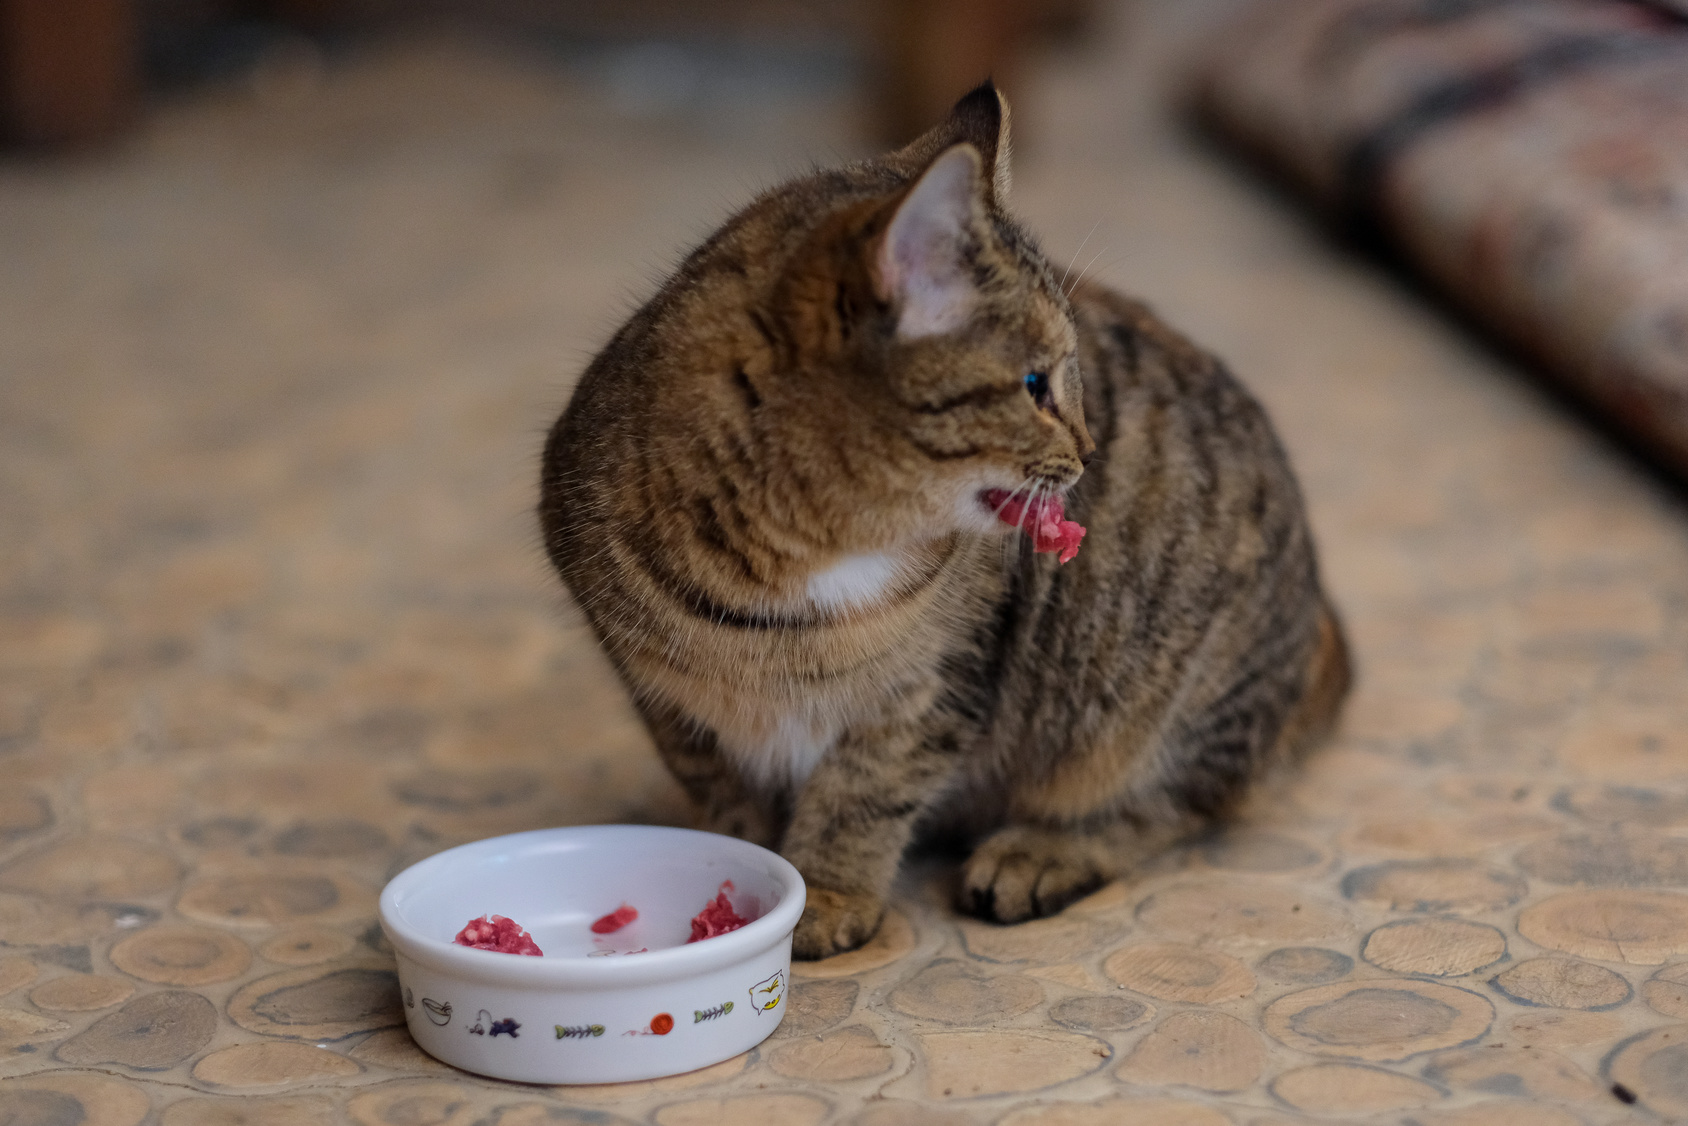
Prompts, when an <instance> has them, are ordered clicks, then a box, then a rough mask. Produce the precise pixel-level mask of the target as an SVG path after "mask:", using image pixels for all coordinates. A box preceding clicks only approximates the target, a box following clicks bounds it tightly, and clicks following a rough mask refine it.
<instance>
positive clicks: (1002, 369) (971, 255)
mask: <svg viewBox="0 0 1688 1126" xmlns="http://www.w3.org/2000/svg"><path fill="white" fill-rule="evenodd" d="M883 163H884V164H886V165H887V166H889V167H891V168H896V169H899V170H901V171H903V172H904V174H905V175H906V176H907V177H908V183H907V186H906V187H904V188H902V189H901V190H900V191H898V192H897V193H895V194H893V195H892V196H891V197H890V198H889V199H887V200H885V201H884V202H882V203H881V204H880V205H879V206H878V207H877V208H876V209H875V210H874V211H873V213H872V217H871V220H870V221H869V223H868V224H866V225H865V227H863V228H861V232H860V235H858V238H859V239H860V250H859V253H860V259H861V263H862V266H863V267H864V273H865V276H866V279H867V283H868V286H869V288H870V292H871V295H872V298H873V303H872V304H871V305H870V306H869V310H868V316H867V318H866V319H867V321H868V324H867V326H866V329H867V332H866V336H867V340H866V341H864V345H865V346H863V347H861V348H860V349H859V350H858V351H857V353H856V357H855V358H856V360H857V362H858V363H859V364H860V365H861V368H862V371H863V373H864V374H865V375H867V376H868V377H869V378H871V379H877V380H879V381H881V382H882V384H883V386H884V387H885V389H886V396H885V403H884V406H885V409H884V411H883V412H882V416H881V421H882V422H883V423H884V424H885V429H886V434H887V440H888V444H891V445H897V446H906V449H907V452H906V453H904V454H903V455H902V456H901V457H900V458H899V459H898V460H899V463H900V464H901V465H902V466H904V467H905V469H906V471H907V472H908V473H910V474H911V475H913V476H919V477H924V478H926V479H927V481H928V482H929V484H928V488H929V489H930V490H931V491H932V492H933V493H934V494H935V495H936V496H939V497H942V498H944V499H945V500H947V501H948V503H949V504H950V508H951V512H952V514H953V517H954V520H955V524H956V526H958V527H961V528H968V529H974V530H981V531H985V530H996V529H997V525H998V521H997V520H996V519H995V516H994V509H995V508H996V507H997V506H998V502H999V500H1000V497H1001V494H1002V493H1004V492H1015V491H1016V490H1020V492H1019V495H1020V496H1027V495H1028V494H1030V493H1048V492H1058V491H1062V490H1065V489H1066V488H1067V487H1069V486H1071V485H1072V484H1073V482H1075V481H1076V480H1077V479H1078V477H1079V474H1080V473H1081V472H1082V470H1083V462H1084V460H1085V459H1086V458H1087V457H1088V455H1089V454H1090V453H1091V451H1092V450H1094V448H1095V445H1094V443H1093V442H1092V441H1091V439H1090V435H1089V433H1088V431H1087V430H1086V428H1085V423H1084V407H1083V393H1082V384H1081V380H1080V375H1079V369H1078V354H1077V346H1078V337H1077V332H1076V330H1075V327H1074V324H1073V318H1072V309H1071V306H1070V305H1069V304H1068V302H1067V298H1066V294H1065V293H1064V292H1063V291H1062V290H1061V287H1060V285H1059V283H1058V282H1057V281H1056V280H1055V278H1054V276H1053V274H1052V273H1051V271H1050V268H1049V263H1048V261H1047V260H1046V259H1045V258H1044V256H1043V253H1042V251H1041V250H1040V249H1039V248H1038V247H1037V245H1036V244H1035V242H1033V240H1032V239H1031V238H1030V236H1029V235H1027V234H1026V232H1025V231H1024V230H1023V229H1022V228H1021V227H1020V226H1019V225H1018V224H1017V223H1015V222H1014V221H1013V220H1012V219H1011V218H1010V217H1009V216H1008V214H1007V211H1006V207H1005V205H1006V200H1007V193H1008V188H1009V181H1010V175H1009V112H1008V104H1007V101H1006V99H1004V98H1003V97H1002V95H1001V94H1000V93H999V92H998V91H997V90H996V89H995V88H994V86H992V85H991V84H989V83H986V84H985V85H983V86H981V87H979V88H978V89H976V90H974V91H973V92H972V93H970V94H968V95H967V96H966V97H964V98H963V99H962V100H961V101H960V102H958V103H957V104H956V107H955V109H954V110H953V111H952V112H951V114H950V117H949V118H948V119H947V120H946V121H945V122H944V123H943V124H941V125H940V126H938V127H937V128H936V129H933V130H932V131H931V132H929V133H927V134H926V135H925V136H923V137H921V138H920V139H919V140H917V141H916V142H914V144H912V145H910V146H908V147H907V148H905V149H903V150H901V151H899V152H896V153H893V154H891V155H890V156H888V157H886V158H884V161H883ZM987 496H991V497H993V498H994V499H993V500H987V499H986V497H987Z"/></svg>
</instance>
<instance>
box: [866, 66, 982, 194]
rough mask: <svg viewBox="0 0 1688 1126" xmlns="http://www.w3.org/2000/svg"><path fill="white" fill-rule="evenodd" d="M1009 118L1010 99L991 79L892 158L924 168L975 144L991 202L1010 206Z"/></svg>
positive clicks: (967, 95) (970, 91) (968, 94)
mask: <svg viewBox="0 0 1688 1126" xmlns="http://www.w3.org/2000/svg"><path fill="white" fill-rule="evenodd" d="M1009 117H1010V114H1009V110H1008V99H1007V98H1005V97H1003V95H1002V91H1001V90H998V89H997V88H996V85H995V84H994V83H992V82H991V81H989V80H988V79H987V80H986V81H985V82H983V83H980V84H979V85H978V86H975V87H974V88H973V89H972V90H969V91H968V92H967V93H966V94H964V95H962V97H961V100H960V101H958V102H956V103H955V108H953V109H951V110H950V113H949V116H948V117H946V118H945V119H944V120H943V122H942V123H941V124H939V125H938V126H936V127H935V128H933V129H931V130H929V131H927V132H926V133H924V134H922V135H921V136H920V137H918V138H916V139H915V140H914V141H913V142H911V143H910V144H908V145H907V146H905V147H903V148H901V149H898V150H897V151H896V152H895V153H893V154H891V159H892V160H895V161H897V162H899V163H902V164H904V165H906V166H909V167H913V168H924V167H925V166H926V165H927V164H929V163H930V162H931V160H932V158H933V157H935V156H937V155H938V154H939V153H940V152H943V151H944V150H945V149H947V148H950V147H951V146H952V145H958V144H964V143H965V144H969V145H972V146H973V147H974V148H975V149H977V150H978V151H979V161H980V167H981V168H982V169H983V170H984V175H985V180H986V184H987V186H988V192H987V194H988V196H989V198H990V201H991V202H992V203H995V204H997V205H998V206H1006V205H1007V203H1008V188H1009V185H1010V182H1011V180H1012V177H1011V175H1010V174H1009V158H1010V148H1011V145H1010V139H1009Z"/></svg>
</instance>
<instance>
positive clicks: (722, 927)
mask: <svg viewBox="0 0 1688 1126" xmlns="http://www.w3.org/2000/svg"><path fill="white" fill-rule="evenodd" d="M732 890H733V881H731V880H728V881H727V882H725V883H723V884H722V885H721V889H720V891H718V892H716V894H715V898H714V899H712V900H710V901H709V902H708V903H706V904H704V907H703V910H702V911H699V912H698V913H697V916H696V917H695V918H693V919H692V937H690V938H688V939H686V941H687V942H701V941H702V940H704V939H706V938H714V937H715V936H716V935H719V934H726V933H727V932H728V931H736V930H738V929H739V928H740V927H742V926H744V925H746V924H747V923H749V922H750V920H749V919H746V918H744V917H743V916H741V915H740V914H739V913H738V912H736V911H734V910H733V905H732V904H731V903H729V902H727V893H728V892H729V891H732Z"/></svg>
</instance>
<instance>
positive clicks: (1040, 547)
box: [984, 489, 1085, 563]
mask: <svg viewBox="0 0 1688 1126" xmlns="http://www.w3.org/2000/svg"><path fill="white" fill-rule="evenodd" d="M984 499H985V503H986V504H988V505H990V506H991V508H993V509H995V510H996V518H997V519H998V520H1001V521H1002V522H1003V523H1004V524H1012V525H1014V526H1015V527H1016V528H1022V527H1023V528H1025V530H1026V531H1028V532H1030V533H1031V535H1032V550H1033V551H1056V552H1059V553H1060V554H1059V555H1058V556H1056V558H1057V559H1058V560H1059V561H1060V562H1062V563H1066V562H1069V561H1070V560H1071V559H1072V557H1073V556H1075V555H1077V554H1078V545H1079V541H1080V540H1082V539H1084V532H1085V528H1084V525H1083V524H1080V523H1079V522H1078V521H1076V520H1068V519H1067V508H1066V505H1065V504H1063V503H1062V501H1061V498H1060V497H1043V498H1041V499H1039V500H1036V501H1033V502H1030V503H1028V502H1027V501H1026V500H1025V499H1024V498H1021V497H1016V496H1011V495H1010V494H1009V493H1008V492H1006V491H1005V490H1003V489H987V490H985V497H984Z"/></svg>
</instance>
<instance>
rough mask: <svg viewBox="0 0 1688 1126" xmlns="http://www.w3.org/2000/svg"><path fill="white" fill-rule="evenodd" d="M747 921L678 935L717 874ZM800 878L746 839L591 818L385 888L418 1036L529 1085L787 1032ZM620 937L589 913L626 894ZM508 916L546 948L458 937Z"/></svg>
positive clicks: (484, 844)
mask: <svg viewBox="0 0 1688 1126" xmlns="http://www.w3.org/2000/svg"><path fill="white" fill-rule="evenodd" d="M727 880H730V881H732V884H733V887H732V890H731V891H729V892H728V896H727V898H728V900H729V901H730V902H731V903H732V905H733V908H734V909H735V910H736V911H737V912H738V914H739V915H741V916H743V917H745V918H748V919H750V920H751V922H750V923H749V924H747V925H746V926H743V927H740V928H739V929H738V930H735V931H731V932H729V933H727V934H723V935H717V936H716V937H714V938H706V939H703V940H702V941H699V942H695V943H690V944H688V943H687V941H686V940H687V939H688V938H690V937H691V920H692V917H693V916H695V915H696V914H697V913H698V912H699V911H701V910H702V909H703V907H704V906H705V905H706V904H707V903H709V902H710V901H711V900H713V899H714V898H715V896H716V894H717V892H718V891H719V890H720V888H721V884H722V883H723V882H724V881H727ZM803 899H804V889H803V877H802V876H800V875H798V874H797V869H796V868H793V867H792V866H791V865H790V864H789V863H787V862H786V861H785V860H784V859H783V858H781V857H779V856H777V855H775V854H774V853H772V852H769V851H768V850H767V849H765V848H760V847H758V846H756V845H753V844H750V843H748V842H746V841H741V840H736V839H734V838H732V837H723V836H718V835H716V834H714V833H700V832H694V831H692V830H690V829H666V828H656V827H651V826H644V825H592V826H582V827H578V828H564V829H540V830H538V831H535V832H530V833H514V834H511V835H510V836H506V837H494V838H492V839H490V840H484V841H477V842H475V843H474V844H467V845H463V846H461V847H459V848H454V849H449V850H447V851H445V852H442V853H440V854H439V855H437V856H432V857H429V858H428V859H427V860H424V861H421V862H420V863H418V864H413V865H411V866H410V867H409V868H406V869H405V870H404V871H403V872H400V873H399V874H398V875H397V876H396V877H394V878H393V880H392V881H391V882H390V883H389V884H388V885H387V886H386V888H385V889H383V890H382V892H381V906H380V912H381V928H382V929H383V930H384V931H386V934H387V939H388V941H390V942H391V943H392V944H393V949H394V950H395V951H396V953H397V955H398V963H399V987H400V990H401V991H402V994H403V998H404V1017H405V1021H406V1022H407V1023H408V1024H409V1026H410V1034H411V1036H413V1037H415V1039H416V1043H417V1044H419V1045H420V1046H421V1047H422V1050H423V1051H425V1052H427V1053H428V1054H429V1055H431V1056H434V1057H435V1058H436V1059H439V1060H443V1061H444V1062H446V1063H449V1064H451V1065H452V1066H454V1067H460V1068H463V1069H464V1070H465V1071H473V1072H476V1073H478V1074H481V1075H490V1076H492V1077H494V1078H497V1079H515V1080H519V1081H522V1082H528V1083H613V1082H620V1081H623V1080H630V1079H655V1078H657V1077H659V1076H663V1075H676V1074H678V1073H680V1072H683V1071H691V1070H694V1069H695V1068H700V1067H706V1066H708V1065H709V1064H712V1063H719V1062H720V1061H722V1060H724V1059H730V1058H731V1057H733V1056H735V1055H738V1054H739V1053H740V1052H744V1051H748V1050H749V1049H751V1048H753V1047H755V1046H756V1045H757V1044H759V1043H761V1042H762V1041H763V1040H765V1039H766V1038H767V1037H768V1034H769V1033H771V1032H773V1030H774V1029H775V1028H778V1027H779V1023H780V1021H781V1019H782V1018H783V1017H784V1016H785V1010H786V1005H787V992H788V989H789V986H788V981H789V979H790V976H791V932H792V931H793V930H795V929H796V927H797V919H798V917H799V916H800V915H801V914H802V913H803ZM624 903H625V904H629V905H631V906H633V907H635V908H637V909H638V912H639V917H638V919H637V920H635V921H634V922H632V923H629V924H628V925H627V926H625V927H623V928H622V929H620V930H618V931H616V932H614V933H613V934H607V935H598V934H594V933H592V930H591V925H592V923H593V921H594V920H596V919H599V918H601V917H602V916H604V915H607V914H609V913H611V912H613V911H614V910H616V908H618V907H620V906H621V905H622V904H624ZM482 915H504V916H507V917H509V918H511V919H514V920H515V921H516V922H517V923H518V924H520V925H521V926H522V928H523V929H525V930H526V931H527V932H528V933H529V934H531V935H532V936H533V938H534V941H535V942H537V943H538V944H539V948H540V949H541V950H543V951H544V952H545V954H544V956H543V957H537V958H536V957H532V956H526V955H518V954H500V953H497V952H494V951H491V950H475V949H472V948H470V947H466V946H458V945H456V944H455V943H454V942H453V941H452V939H453V938H454V937H455V936H456V935H457V933H458V932H459V931H460V930H462V929H463V926H464V924H465V923H467V922H468V921H469V920H470V919H474V918H478V917H480V916H482Z"/></svg>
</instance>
